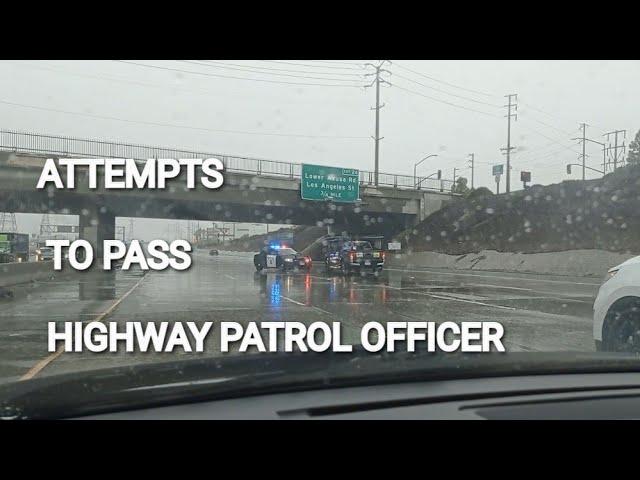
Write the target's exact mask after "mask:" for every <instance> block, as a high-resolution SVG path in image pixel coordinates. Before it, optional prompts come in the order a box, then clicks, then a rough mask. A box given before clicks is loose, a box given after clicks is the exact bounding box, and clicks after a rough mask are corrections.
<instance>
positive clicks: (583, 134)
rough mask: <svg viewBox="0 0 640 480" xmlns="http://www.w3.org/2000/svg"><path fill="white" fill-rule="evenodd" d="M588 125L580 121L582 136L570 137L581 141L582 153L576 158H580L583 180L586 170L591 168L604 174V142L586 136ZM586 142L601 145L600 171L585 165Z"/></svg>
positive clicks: (585, 176)
mask: <svg viewBox="0 0 640 480" xmlns="http://www.w3.org/2000/svg"><path fill="white" fill-rule="evenodd" d="M588 126H589V125H587V124H586V123H581V124H580V129H581V130H582V137H576V138H572V139H571V140H579V141H580V142H581V143H582V154H581V155H580V156H579V157H578V160H580V158H582V180H583V181H584V180H586V178H587V173H586V171H587V170H593V171H595V172H599V173H602V175H605V174H606V168H605V166H606V158H605V150H606V149H605V144H604V143H602V142H598V141H596V140H592V139H591V138H587V127H588ZM587 142H591V143H595V144H596V145H600V146H601V147H602V172H600V171H599V170H595V169H593V168H591V167H588V166H587V151H586V148H587Z"/></svg>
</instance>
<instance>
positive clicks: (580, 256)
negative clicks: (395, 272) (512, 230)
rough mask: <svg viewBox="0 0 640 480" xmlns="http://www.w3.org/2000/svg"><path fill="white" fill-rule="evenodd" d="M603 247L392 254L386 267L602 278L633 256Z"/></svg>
mask: <svg viewBox="0 0 640 480" xmlns="http://www.w3.org/2000/svg"><path fill="white" fill-rule="evenodd" d="M634 256H635V255H633V254H624V253H613V252H607V251H604V250H568V251H565V252H551V253H510V252H496V251H495V250H483V251H482V252H479V253H468V254H465V255H447V254H444V253H437V252H413V253H404V254H397V253H396V254H391V255H389V259H388V261H387V265H388V266H389V267H398V268H400V267H401V268H412V267H423V268H424V267H430V268H447V269H453V270H484V271H497V272H515V273H536V274H541V275H565V276H576V277H604V275H605V273H606V272H607V270H608V269H609V268H611V267H615V266H616V265H619V264H621V263H622V262H624V261H625V260H627V259H629V258H632V257H634Z"/></svg>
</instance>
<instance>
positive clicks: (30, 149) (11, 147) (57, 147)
mask: <svg viewBox="0 0 640 480" xmlns="http://www.w3.org/2000/svg"><path fill="white" fill-rule="evenodd" d="M0 150H4V151H12V152H17V153H33V154H47V155H60V156H86V157H94V158H132V159H134V160H147V159H149V158H211V157H215V158H219V159H220V160H222V163H223V164H224V166H225V169H226V170H227V171H229V172H237V173H246V174H252V175H260V176H272V177H280V178H282V177H286V178H291V179H295V178H300V175H301V170H302V165H301V164H300V163H290V162H280V161H275V160H265V159H261V158H248V157H238V156H233V155H225V154H218V153H211V152H199V151H193V150H182V149H176V148H165V147H153V146H149V145H137V144H132V143H117V142H111V141H106V140H95V139H86V138H76V137H63V136H55V135H44V134H40V133H29V132H20V131H14V130H0ZM360 183H361V184H362V185H374V183H375V173H374V172H371V171H367V170H360ZM378 185H380V186H384V187H392V188H397V189H403V190H429V191H438V192H450V191H451V190H452V187H453V182H452V181H451V180H436V179H428V178H425V177H419V178H416V179H414V177H413V176H411V175H396V174H392V173H378ZM416 185H417V188H416Z"/></svg>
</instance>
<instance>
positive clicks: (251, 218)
mask: <svg viewBox="0 0 640 480" xmlns="http://www.w3.org/2000/svg"><path fill="white" fill-rule="evenodd" d="M67 157H81V158H133V159H136V160H139V161H144V160H147V159H149V158H211V157H216V158H220V159H221V160H222V161H223V163H224V165H225V174H224V175H225V185H224V186H223V187H222V188H221V189H219V190H209V189H206V188H205V187H203V186H202V185H199V186H197V187H196V188H195V189H191V190H189V189H187V188H186V187H185V186H184V185H185V182H184V181H183V180H182V181H181V180H180V178H177V179H175V181H171V183H169V185H168V187H167V188H165V189H163V190H105V189H103V188H98V189H89V188H88V186H87V185H88V182H87V181H86V180H83V179H82V177H80V178H77V183H76V185H77V188H76V189H74V190H55V189H53V188H49V189H48V190H37V189H36V188H35V186H36V183H37V180H38V178H39V176H40V172H41V169H42V166H43V165H44V162H45V160H46V159H47V158H67ZM300 172H301V164H296V163H287V162H277V161H272V160H263V159H255V158H243V157H234V156H229V155H221V154H215V153H207V152H196V151H189V150H176V149H167V148H159V147H151V146H144V145H134V144H126V143H116V142H107V141H100V140H88V139H80V138H69V137H57V136H51V135H41V134H34V133H25V132H14V131H0V211H4V212H16V213H52V214H53V213H62V214H76V215H79V217H80V238H86V239H88V240H89V241H91V242H92V243H94V242H96V243H97V242H99V241H100V240H102V239H107V238H114V233H115V218H116V217H144V218H166V219H182V220H212V221H229V222H251V223H282V224H284V223H290V224H293V225H319V224H323V225H332V226H333V227H334V229H335V230H336V231H342V230H347V231H349V232H350V233H365V232H366V233H387V234H388V233H390V232H396V231H399V230H402V229H404V228H408V227H410V226H411V225H413V224H415V223H417V222H419V221H420V220H422V219H424V218H425V217H426V216H428V215H429V214H431V213H432V212H434V211H436V210H438V209H440V208H441V207H442V205H443V203H444V202H446V201H447V200H450V199H451V198H452V197H453V195H452V194H451V193H450V191H447V190H450V188H451V183H450V182H447V181H442V182H440V181H437V180H431V179H418V181H417V182H415V181H414V178H413V177H411V176H407V175H395V174H386V173H381V174H379V182H378V185H377V186H375V185H374V184H373V178H374V176H373V173H372V172H367V171H360V197H361V201H359V202H356V203H353V204H345V203H333V202H314V201H306V200H302V199H301V197H300ZM83 174H86V172H83ZM416 183H419V184H420V188H415V184H416ZM100 243H101V242H100ZM97 250H98V252H99V251H100V248H99V246H98V248H97Z"/></svg>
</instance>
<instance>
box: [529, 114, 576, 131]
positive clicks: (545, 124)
mask: <svg viewBox="0 0 640 480" xmlns="http://www.w3.org/2000/svg"><path fill="white" fill-rule="evenodd" d="M520 115H521V116H522V118H523V119H524V120H533V121H534V122H536V123H539V124H540V125H544V126H545V127H549V128H551V129H553V130H556V131H558V132H560V133H564V134H566V135H573V134H574V133H576V132H575V131H573V132H569V131H567V130H564V129H562V128H558V127H556V126H554V125H551V124H549V123H546V122H543V121H542V120H538V119H537V118H533V117H531V118H528V117H527V112H526V110H525V113H524V115H523V113H522V111H520Z"/></svg>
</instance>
